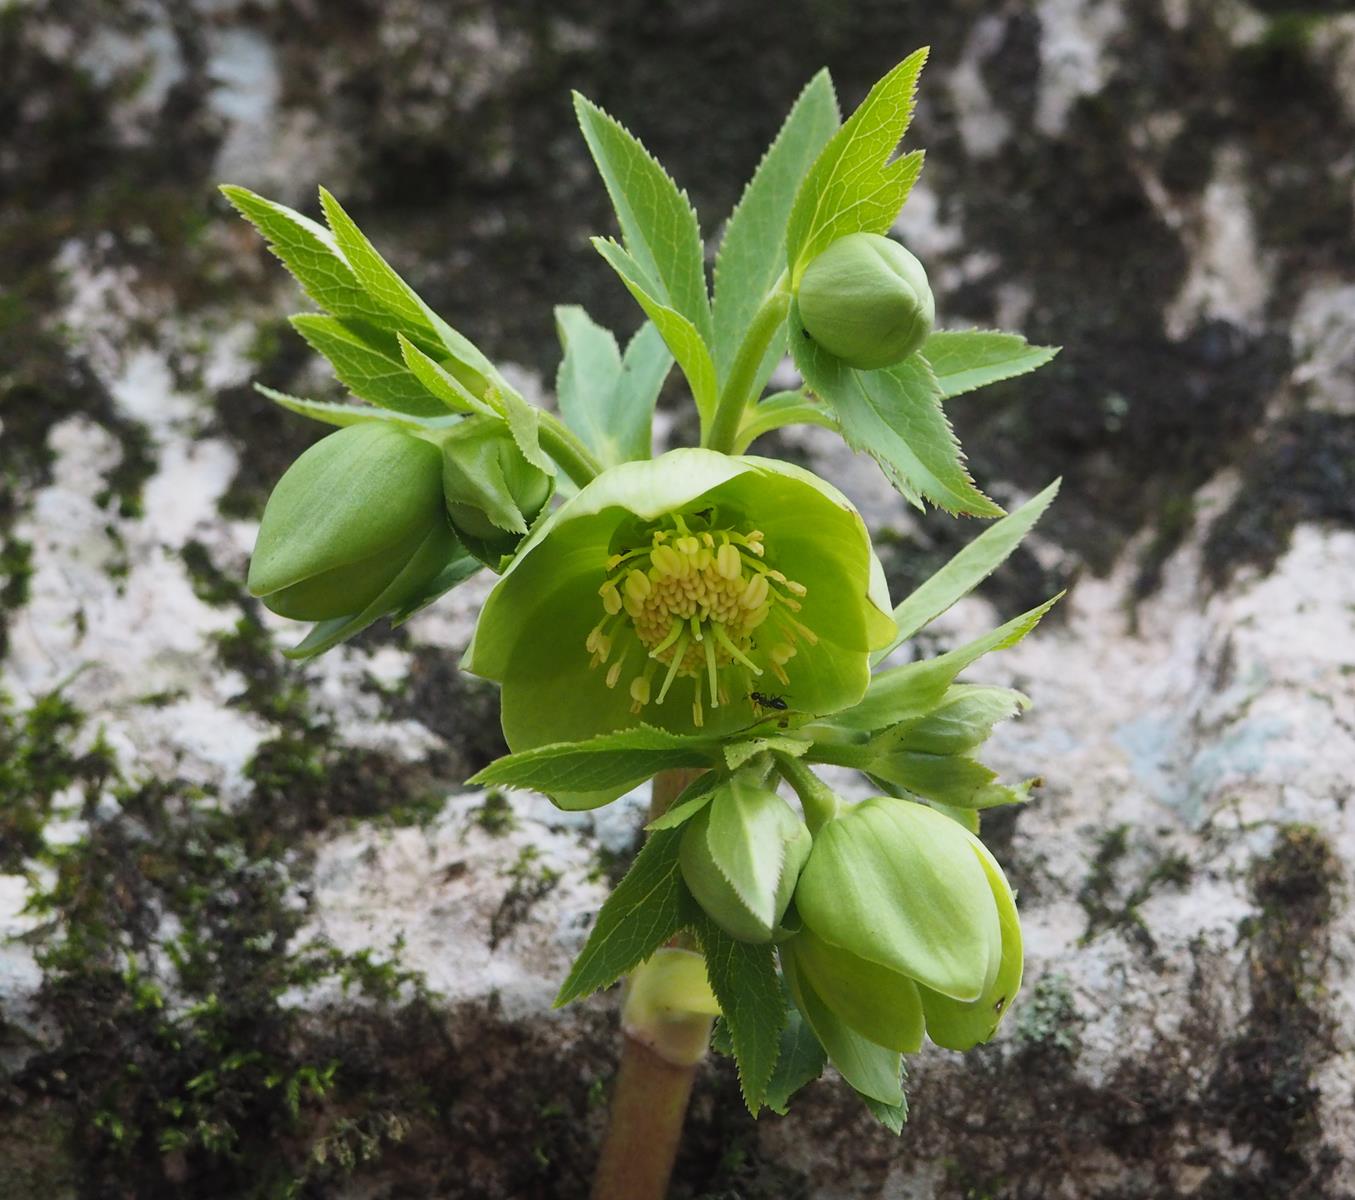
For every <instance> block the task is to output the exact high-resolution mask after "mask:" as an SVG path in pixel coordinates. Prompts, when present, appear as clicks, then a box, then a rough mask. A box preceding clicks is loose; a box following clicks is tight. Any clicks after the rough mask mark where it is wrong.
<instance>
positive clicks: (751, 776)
mask: <svg viewBox="0 0 1355 1200" xmlns="http://www.w3.org/2000/svg"><path fill="white" fill-rule="evenodd" d="M810 845H811V839H810V836H809V829H808V828H807V827H806V825H805V823H804V821H802V820H801V819H800V818H799V816H797V815H796V813H795V812H794V811H793V810H792V809H791V807H790V805H789V804H787V803H786V802H785V801H784V800H783V799H781V797H780V796H778V795H777V794H776V793H775V792H774V791H772V789H771V788H769V787H767V786H766V785H765V784H763V782H762V781H761V779H760V778H759V777H758V774H757V772H751V771H740V772H737V773H736V774H734V775H733V776H731V777H730V778H729V779H728V780H726V781H725V782H724V783H722V784H720V785H719V786H718V787H717V788H715V790H714V794H713V796H712V798H711V800H710V802H709V803H708V804H707V805H706V806H705V807H704V808H703V809H702V810H701V811H700V812H699V813H697V814H696V816H694V817H693V818H692V819H691V820H690V821H688V822H687V826H686V828H685V829H684V830H683V831H682V844H681V847H680V849H679V852H678V861H679V863H680V864H681V866H682V877H683V879H684V881H685V882H686V884H687V888H688V890H689V891H690V892H691V893H692V895H693V896H694V897H695V898H696V901H697V903H698V904H700V905H701V907H702V908H703V909H704V910H705V912H706V915H707V916H709V917H710V919H711V920H712V921H714V922H715V923H716V924H717V925H718V926H720V928H721V929H723V930H724V931H725V932H726V933H727V934H729V936H730V937H733V938H737V939H738V940H739V941H743V942H768V941H771V939H772V937H773V935H774V934H775V933H776V932H777V929H778V926H779V925H780V923H781V918H782V916H783V915H784V914H785V911H786V906H787V905H788V904H789V903H790V898H791V894H792V893H793V892H794V891H795V882H796V880H797V879H798V878H799V876H800V868H801V867H803V866H804V863H805V859H806V858H808V857H809V849H810Z"/></svg>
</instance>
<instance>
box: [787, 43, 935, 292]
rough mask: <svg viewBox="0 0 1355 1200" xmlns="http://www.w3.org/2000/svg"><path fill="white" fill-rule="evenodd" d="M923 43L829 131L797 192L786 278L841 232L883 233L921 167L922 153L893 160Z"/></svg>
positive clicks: (795, 281) (796, 279)
mask: <svg viewBox="0 0 1355 1200" xmlns="http://www.w3.org/2000/svg"><path fill="white" fill-rule="evenodd" d="M926 61H927V49H926V47H923V48H922V49H921V50H917V51H915V52H914V53H912V54H910V55H909V56H908V57H907V58H906V59H904V60H903V62H901V63H900V64H899V65H898V66H897V67H895V68H894V69H893V70H892V71H890V72H889V74H888V75H886V76H885V77H884V78H883V79H881V80H880V81H879V83H877V84H876V85H875V86H874V87H873V88H871V89H870V92H869V94H868V95H867V96H866V98H865V100H863V101H862V102H861V106H860V107H859V108H858V109H857V110H856V111H855V112H854V113H853V114H852V115H851V116H850V117H849V118H848V119H847V122H846V124H844V125H843V126H842V128H841V129H839V130H838V131H837V133H836V134H834V135H833V137H832V139H831V140H830V141H829V142H828V144H827V145H826V146H825V147H824V148H823V151H822V153H820V155H819V156H818V158H817V159H816V160H815V162H814V165H813V166H812V167H811V168H810V170H809V174H808V175H806V176H805V180H804V182H803V183H802V184H801V185H800V190H799V191H798V192H797V193H796V196H795V203H794V206H793V207H792V208H791V213H790V220H789V223H788V224H787V227H786V249H787V251H788V256H787V257H788V262H789V264H790V274H791V284H792V286H793V287H798V286H799V284H800V276H801V275H802V274H803V273H804V269H805V268H806V267H807V266H808V265H809V264H810V263H811V262H813V260H814V259H815V258H817V257H818V256H819V255H820V254H822V253H823V251H824V250H826V249H827V248H828V247H829V245H831V244H832V243H833V242H835V241H837V239H838V238H841V237H845V236H846V235H847V234H849V233H885V232H886V231H887V230H888V229H889V227H890V226H891V225H893V223H894V218H895V217H897V216H898V215H899V209H901V208H902V207H903V204H904V201H906V200H907V199H908V193H909V192H910V191H911V190H912V187H913V183H914V182H915V181H916V179H917V177H918V173H919V172H920V171H921V170H922V154H921V152H920V151H914V152H913V153H912V154H906V155H904V156H903V157H902V158H896V159H893V161H892V162H891V161H890V159H891V158H892V156H893V154H894V152H895V150H896V149H897V148H898V145H899V142H900V140H902V138H903V135H904V133H906V132H907V130H908V124H909V122H910V121H911V119H912V115H913V97H914V94H915V93H916V91H917V79H918V75H919V74H921V72H922V67H923V64H924V63H926Z"/></svg>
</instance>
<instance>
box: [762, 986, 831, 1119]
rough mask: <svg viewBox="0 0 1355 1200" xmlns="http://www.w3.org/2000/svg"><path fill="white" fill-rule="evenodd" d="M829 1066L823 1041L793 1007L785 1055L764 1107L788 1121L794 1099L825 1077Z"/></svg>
mask: <svg viewBox="0 0 1355 1200" xmlns="http://www.w3.org/2000/svg"><path fill="white" fill-rule="evenodd" d="M827 1062H828V1054H827V1052H826V1051H825V1050H824V1048H823V1046H822V1045H821V1044H820V1042H819V1039H818V1038H816V1037H815V1036H814V1031H813V1030H812V1029H810V1027H809V1024H808V1022H806V1021H805V1019H804V1017H802V1016H801V1015H800V1010H799V1009H797V1008H795V1007H793V1006H792V1007H791V1008H790V1010H789V1011H788V1012H787V1013H786V1027H785V1028H784V1029H783V1030H781V1052H780V1053H779V1054H778V1055H777V1056H776V1069H775V1070H774V1071H773V1072H772V1077H771V1079H770V1080H769V1081H768V1083H767V1093H766V1095H765V1096H764V1097H763V1101H764V1103H765V1104H766V1105H767V1107H768V1108H770V1109H771V1110H772V1112H774V1113H778V1114H779V1115H781V1116H783V1117H784V1116H785V1115H786V1112H787V1110H788V1108H789V1107H790V1098H791V1097H792V1096H793V1095H795V1093H796V1092H798V1091H799V1090H800V1089H801V1088H802V1087H804V1086H805V1084H807V1083H813V1082H814V1080H816V1079H817V1078H818V1077H819V1076H820V1075H822V1074H823V1068H824V1065H825V1064H826V1063H827Z"/></svg>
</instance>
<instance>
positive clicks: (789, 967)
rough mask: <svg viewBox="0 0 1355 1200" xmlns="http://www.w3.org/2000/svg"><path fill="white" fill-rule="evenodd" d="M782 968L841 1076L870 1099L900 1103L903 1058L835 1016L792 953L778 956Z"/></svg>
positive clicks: (798, 1005) (811, 1026) (804, 1012)
mask: <svg viewBox="0 0 1355 1200" xmlns="http://www.w3.org/2000/svg"><path fill="white" fill-rule="evenodd" d="M781 970H782V972H783V974H784V975H785V979H786V983H787V985H788V986H789V988H790V993H791V996H792V997H793V998H794V1000H795V1007H796V1008H798V1009H799V1010H800V1014H801V1015H802V1016H803V1017H804V1019H805V1021H806V1022H807V1023H808V1025H809V1028H810V1029H811V1030H812V1031H813V1033H814V1036H815V1038H817V1039H818V1042H819V1044H820V1045H821V1046H822V1047H823V1048H824V1051H825V1052H826V1053H827V1055H828V1060H829V1061H830V1062H831V1063H832V1064H833V1066H835V1067H836V1068H837V1069H838V1071H839V1072H840V1073H841V1075H842V1077H843V1079H845V1080H846V1081H847V1082H848V1084H850V1085H851V1086H852V1087H853V1088H855V1089H856V1090H857V1091H858V1092H860V1093H861V1094H862V1095H863V1096H867V1097H869V1098H871V1099H872V1100H876V1101H879V1102H881V1103H883V1104H886V1105H899V1104H902V1103H903V1089H902V1087H900V1085H899V1072H900V1069H901V1067H902V1058H901V1056H900V1054H899V1052H898V1051H897V1050H889V1049H887V1048H886V1047H884V1046H879V1045H876V1044H875V1043H874V1042H872V1041H871V1040H870V1039H869V1038H865V1037H862V1036H861V1034H859V1033H857V1032H856V1031H855V1030H854V1029H852V1027H851V1026H850V1025H848V1024H847V1023H846V1022H845V1021H843V1020H842V1019H841V1018H840V1017H838V1016H837V1015H836V1014H835V1013H834V1012H833V1010H832V1009H830V1008H829V1007H828V1005H827V1004H825V1003H824V1001H823V998H822V997H821V996H820V995H819V994H818V992H817V991H815V989H814V986H813V984H812V983H811V982H810V981H809V980H808V979H806V978H805V977H804V976H803V974H801V972H800V971H799V970H798V969H797V967H796V963H795V956H794V955H793V954H786V953H783V954H782V955H781Z"/></svg>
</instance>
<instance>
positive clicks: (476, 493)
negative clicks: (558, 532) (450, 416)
mask: <svg viewBox="0 0 1355 1200" xmlns="http://www.w3.org/2000/svg"><path fill="white" fill-rule="evenodd" d="M439 440H440V442H441V444H442V487H443V491H444V493H445V494H446V498H447V514H448V516H449V517H450V518H451V522H452V526H453V528H455V529H456V532H457V533H458V534H460V536H461V539H462V541H464V542H465V544H466V546H467V548H468V549H469V550H470V551H471V553H472V554H474V555H475V556H476V557H477V558H479V559H480V560H481V561H482V562H485V563H488V564H489V565H490V566H491V567H492V566H497V565H498V564H499V562H500V561H501V560H502V558H503V557H504V556H505V555H508V554H512V553H513V551H514V550H516V549H517V546H518V543H519V542H520V541H521V540H522V539H523V537H525V536H526V534H527V530H528V528H529V527H530V526H531V524H532V522H533V521H535V520H536V518H537V516H538V515H540V513H541V510H542V509H543V508H545V507H546V502H547V501H548V500H549V499H550V497H551V492H552V491H553V490H554V480H553V479H552V478H551V477H550V476H549V475H547V474H546V473H545V471H543V470H541V469H540V468H539V467H535V466H533V465H532V464H531V463H529V462H528V461H527V459H526V458H525V457H524V456H523V453H522V451H521V450H519V449H518V447H517V443H516V442H514V441H513V438H512V436H511V435H510V434H509V432H508V429H507V427H506V426H505V425H504V423H503V421H501V420H499V419H498V418H497V417H488V416H486V417H469V418H467V419H466V420H464V421H460V422H458V423H457V424H456V425H455V426H453V427H452V428H451V429H449V430H447V431H445V432H444V433H442V434H440V435H439Z"/></svg>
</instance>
